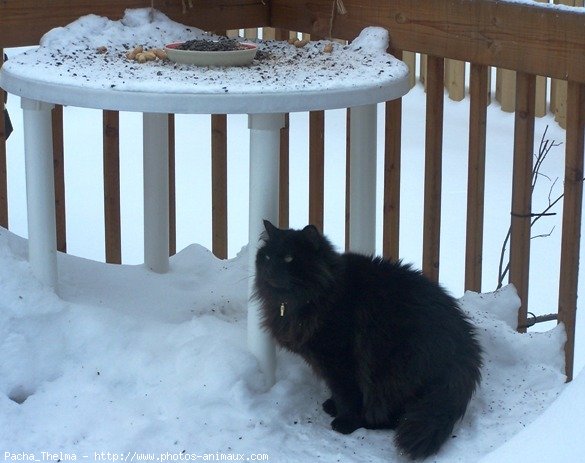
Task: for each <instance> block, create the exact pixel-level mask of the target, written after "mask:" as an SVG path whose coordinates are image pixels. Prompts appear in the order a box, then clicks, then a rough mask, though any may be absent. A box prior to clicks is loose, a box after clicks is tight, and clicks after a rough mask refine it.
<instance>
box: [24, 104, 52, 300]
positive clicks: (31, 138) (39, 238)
mask: <svg viewBox="0 0 585 463" xmlns="http://www.w3.org/2000/svg"><path fill="white" fill-rule="evenodd" d="M21 107H22V109H23V116H24V156H25V169H26V208H27V216H28V259H29V262H30V266H31V268H32V272H33V274H34V275H35V276H36V277H37V278H38V279H39V280H40V281H41V282H43V283H44V284H46V285H49V286H52V287H53V288H55V289H56V288H57V238H56V236H57V233H56V230H55V228H56V225H55V180H54V173H53V130H52V122H51V109H53V105H52V104H49V103H44V102H42V101H36V100H29V99H27V98H22V99H21Z"/></svg>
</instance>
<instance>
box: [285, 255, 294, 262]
mask: <svg viewBox="0 0 585 463" xmlns="http://www.w3.org/2000/svg"><path fill="white" fill-rule="evenodd" d="M284 261H285V262H286V263H287V264H290V263H291V262H292V261H293V256H291V255H290V254H287V255H286V256H284Z"/></svg>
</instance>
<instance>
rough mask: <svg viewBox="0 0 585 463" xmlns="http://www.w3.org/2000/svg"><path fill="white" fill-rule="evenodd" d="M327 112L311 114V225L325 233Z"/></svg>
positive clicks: (313, 112)
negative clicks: (325, 135) (324, 184)
mask: <svg viewBox="0 0 585 463" xmlns="http://www.w3.org/2000/svg"><path fill="white" fill-rule="evenodd" d="M324 133H325V112H324V111H311V112H310V113H309V223H311V224H313V225H315V226H316V227H317V228H318V229H319V230H320V231H321V232H322V231H323V202H324V186H323V182H324V176H325V171H324V164H325V137H324Z"/></svg>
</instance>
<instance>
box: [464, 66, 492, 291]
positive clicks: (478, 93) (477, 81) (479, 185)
mask: <svg viewBox="0 0 585 463" xmlns="http://www.w3.org/2000/svg"><path fill="white" fill-rule="evenodd" d="M469 97H470V107H469V164H468V174H467V225H466V237H465V289H466V290H470V291H476V292H480V291H481V277H482V259H483V218H484V193H485V191H484V190H485V149H486V122H487V105H488V68H487V66H483V65H481V64H471V68H470V76H469Z"/></svg>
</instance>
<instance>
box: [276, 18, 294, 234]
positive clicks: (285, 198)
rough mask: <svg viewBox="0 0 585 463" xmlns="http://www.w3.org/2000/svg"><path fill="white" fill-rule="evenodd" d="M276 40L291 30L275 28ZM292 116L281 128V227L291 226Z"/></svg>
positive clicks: (287, 34)
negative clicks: (290, 159)
mask: <svg viewBox="0 0 585 463" xmlns="http://www.w3.org/2000/svg"><path fill="white" fill-rule="evenodd" d="M273 32H274V36H273V37H272V38H273V39H274V40H288V37H289V31H288V30H285V29H273ZM289 127H290V116H289V114H285V115H284V127H283V128H282V129H280V159H279V167H278V168H279V173H278V177H279V180H278V182H279V183H278V224H279V227H280V228H288V227H289V209H290V195H289V170H290V165H289V157H290V145H289V138H290V137H289V135H290V129H289Z"/></svg>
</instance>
